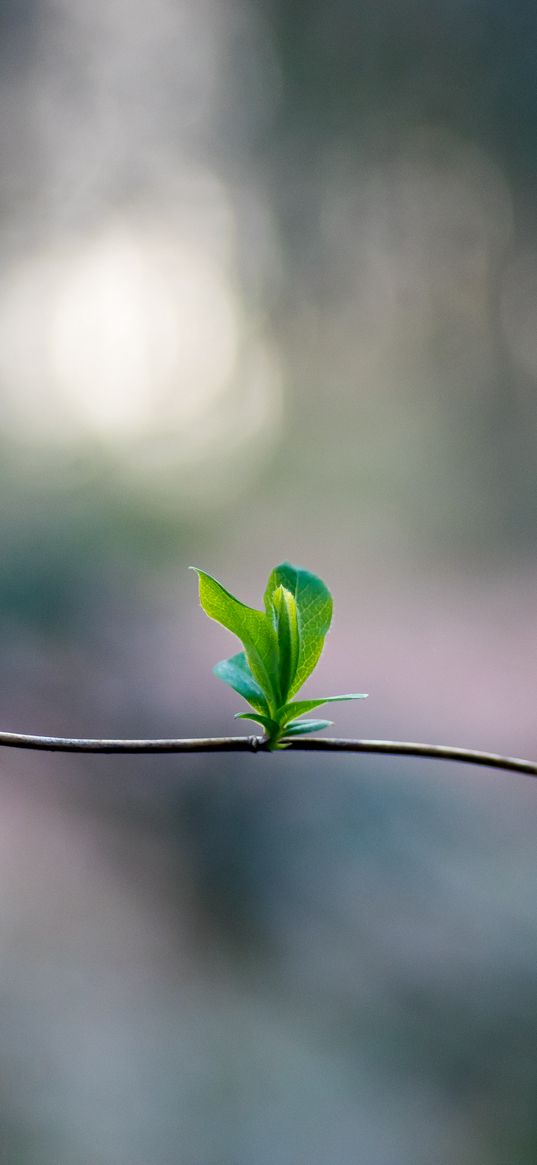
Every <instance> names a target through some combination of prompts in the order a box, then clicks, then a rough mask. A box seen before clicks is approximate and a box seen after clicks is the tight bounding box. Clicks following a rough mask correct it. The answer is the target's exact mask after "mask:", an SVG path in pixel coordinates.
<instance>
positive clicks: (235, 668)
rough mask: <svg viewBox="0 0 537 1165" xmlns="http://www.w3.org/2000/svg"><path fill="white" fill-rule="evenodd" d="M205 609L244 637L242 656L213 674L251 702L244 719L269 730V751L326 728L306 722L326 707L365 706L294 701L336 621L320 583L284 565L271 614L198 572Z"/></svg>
mask: <svg viewBox="0 0 537 1165" xmlns="http://www.w3.org/2000/svg"><path fill="white" fill-rule="evenodd" d="M191 570H195V571H196V572H197V575H198V579H199V592H200V603H201V606H202V607H203V610H204V611H205V614H206V615H208V616H209V618H210V619H215V620H216V622H217V623H221V624H222V626H223V627H226V628H227V630H228V631H231V632H232V633H233V634H234V635H236V636H237V637H238V639H240V641H241V643H242V645H243V647H244V651H240V652H239V653H238V655H232V656H231V658H230V659H224V660H222V661H221V663H217V664H216V665H215V667H214V668H213V671H214V674H215V675H216V676H218V678H219V679H221V680H223V681H224V683H226V684H229V686H230V687H231V688H233V690H234V691H235V692H238V693H239V695H240V696H243V697H244V699H245V700H246V701H247V702H248V704H250V706H251V707H252V708H253V709H254V711H253V712H237V714H236V717H235V718H236V719H238V720H254V721H255V723H256V724H260V725H261V726H262V728H264V730H265V734H266V737H267V740H268V743H269V746H270V748H284V747H285V741H286V740H288V739H291V738H292V737H293V736H301V735H303V734H304V733H305V732H318V731H319V729H321V728H327V727H328V726H329V725H330V724H332V723H333V721H332V720H311V719H310V720H308V719H302V718H301V717H302V716H303V714H304V713H305V712H311V711H312V710H313V708H318V707H319V706H320V705H321V704H332V703H336V702H337V701H339V700H365V698H366V697H365V694H364V693H360V694H358V693H354V692H353V693H351V694H350V695H346V696H323V697H320V698H318V699H313V700H293V699H292V697H293V696H296V694H297V692H298V691H299V690H300V688H301V687H302V685H303V684H304V683H305V681H306V680H307V678H308V676H309V675H311V673H312V671H313V669H314V668H315V666H316V664H317V663H318V660H319V657H320V655H321V652H322V650H323V646H324V640H325V637H326V633H327V631H328V629H329V627H330V623H331V620H332V596H331V594H330V591H329V590H328V588H327V587H326V586H325V584H324V583H323V582H321V579H320V578H317V576H316V575H314V574H311V573H310V571H308V570H301V569H300V567H297V566H291V564H290V563H288V562H283V563H282V564H281V565H280V566H276V567H275V568H274V570H273V571H272V574H271V575H270V578H269V580H268V584H267V588H266V591H265V596H264V599H265V610H264V611H258V610H256V609H255V608H254V607H247V606H245V604H244V603H241V602H240V601H239V600H238V599H236V598H235V597H234V596H233V595H231V594H230V593H229V591H226V590H225V589H224V587H223V586H221V584H220V583H219V582H217V580H216V579H215V578H212V577H211V575H210V574H206V572H205V571H204V570H198V568H197V567H195V566H193V567H191Z"/></svg>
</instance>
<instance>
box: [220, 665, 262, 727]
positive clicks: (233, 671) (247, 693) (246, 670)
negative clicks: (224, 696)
mask: <svg viewBox="0 0 537 1165" xmlns="http://www.w3.org/2000/svg"><path fill="white" fill-rule="evenodd" d="M213 672H214V675H215V676H218V679H219V680H223V681H224V683H225V684H229V686H230V688H233V690H234V691H235V692H238V693H239V696H243V697H244V699H245V700H247V701H248V703H249V704H251V705H252V708H255V710H256V712H262V713H264V714H267V713H268V705H267V701H266V699H265V696H264V694H263V692H262V690H261V688H260V687H259V684H257V683H256V681H255V680H254V677H253V675H252V673H251V671H250V667H249V664H248V660H247V658H246V655H245V653H244V651H239V653H238V655H232V656H231V658H230V659H222V660H221V661H220V663H215V665H214V667H213Z"/></svg>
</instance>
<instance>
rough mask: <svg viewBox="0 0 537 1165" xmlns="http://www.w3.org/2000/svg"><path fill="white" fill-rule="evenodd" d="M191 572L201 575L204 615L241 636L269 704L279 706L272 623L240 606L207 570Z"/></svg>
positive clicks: (251, 608)
mask: <svg viewBox="0 0 537 1165" xmlns="http://www.w3.org/2000/svg"><path fill="white" fill-rule="evenodd" d="M192 569H193V570H195V571H196V572H197V575H198V579H199V592H200V603H201V605H202V607H203V610H204V611H205V614H206V615H208V616H209V618H210V619H215V620H216V622H217V623H221V624H222V626H223V627H226V628H227V630H228V631H231V632H232V633H233V634H234V635H237V636H238V638H239V639H240V640H241V642H242V643H243V645H244V650H245V652H246V656H247V660H248V663H249V665H250V668H251V671H252V674H253V676H254V678H255V679H256V680H257V682H258V684H259V685H260V687H261V688H262V690H263V692H264V694H265V696H266V698H267V703H268V704H269V706H271V705H274V706H277V704H278V703H279V702H280V701H279V684H278V662H279V660H278V640H277V638H276V632H275V630H274V627H273V625H272V623H271V621H270V620H269V619H267V616H266V614H265V613H264V612H263V611H256V610H255V609H254V608H253V607H247V606H246V605H245V604H244V603H241V602H239V600H238V599H236V598H235V597H234V595H231V594H230V593H229V591H226V590H225V589H224V587H223V586H221V584H220V583H219V582H217V580H216V579H215V578H212V577H211V575H210V574H206V572H205V571H204V570H198V568H197V567H195V566H194V567H192Z"/></svg>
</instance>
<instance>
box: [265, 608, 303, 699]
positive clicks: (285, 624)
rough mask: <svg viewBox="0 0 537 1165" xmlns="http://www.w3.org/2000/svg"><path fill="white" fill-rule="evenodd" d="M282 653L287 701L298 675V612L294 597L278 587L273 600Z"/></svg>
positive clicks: (283, 693) (282, 679)
mask: <svg viewBox="0 0 537 1165" xmlns="http://www.w3.org/2000/svg"><path fill="white" fill-rule="evenodd" d="M271 604H272V610H273V613H274V629H275V631H276V636H277V639H278V647H279V653H280V669H279V670H280V696H281V699H282V700H286V699H287V696H288V693H289V691H290V689H291V686H292V683H293V680H294V678H295V675H296V669H297V666H298V652H299V631H298V612H297V605H296V601H295V598H294V596H293V595H292V594H291V592H290V591H288V590H287V588H286V587H284V586H279V587H276V590H275V591H274V593H273V595H272V599H271Z"/></svg>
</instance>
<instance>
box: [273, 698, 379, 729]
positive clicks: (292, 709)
mask: <svg viewBox="0 0 537 1165" xmlns="http://www.w3.org/2000/svg"><path fill="white" fill-rule="evenodd" d="M340 700H367V694H366V693H365V692H351V693H350V694H349V695H347V696H323V697H322V699H319V700H293V701H291V703H290V704H286V705H285V707H284V708H280V709H279V711H278V720H279V721H280V724H288V722H289V720H291V719H293V718H294V717H295V716H302V715H303V713H304V712H313V709H314V708H319V707H320V706H321V704H337V703H339V701H340Z"/></svg>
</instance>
